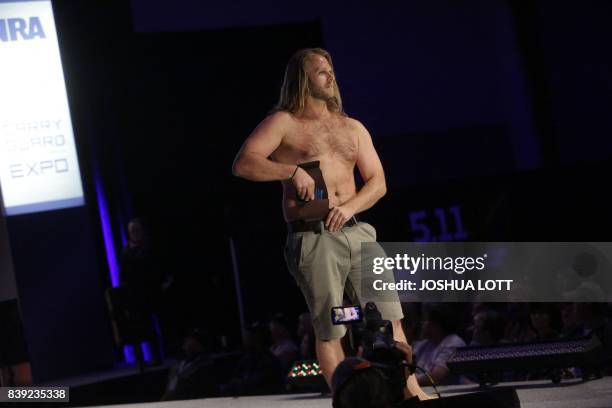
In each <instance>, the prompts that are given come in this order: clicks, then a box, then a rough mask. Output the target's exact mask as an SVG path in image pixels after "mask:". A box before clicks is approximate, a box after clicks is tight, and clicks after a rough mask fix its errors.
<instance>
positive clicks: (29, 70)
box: [0, 0, 84, 215]
mask: <svg viewBox="0 0 612 408" xmlns="http://www.w3.org/2000/svg"><path fill="white" fill-rule="evenodd" d="M0 92H1V94H0V187H1V189H2V197H3V201H4V208H5V212H6V214H7V215H15V214H24V213H30V212H38V211H47V210H53V209H59V208H66V207H74V206H79V205H83V204H84V200H83V187H82V184H81V175H80V171H79V164H78V160H77V152H76V146H75V143H74V134H73V129H72V121H71V119H70V111H69V109H68V96H67V94H66V85H65V82H64V74H63V71H62V61H61V59H60V52H59V45H58V41H57V33H56V29H55V21H54V18H53V9H52V8H51V1H48V0H45V1H12V2H11V1H8V2H7V1H2V0H0Z"/></svg>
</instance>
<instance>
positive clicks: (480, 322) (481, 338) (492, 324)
mask: <svg viewBox="0 0 612 408" xmlns="http://www.w3.org/2000/svg"><path fill="white" fill-rule="evenodd" d="M505 327H506V321H505V319H504V318H503V316H502V315H501V314H500V313H498V312H496V311H495V310H486V309H485V310H482V311H480V312H478V313H476V315H474V322H473V326H472V341H471V342H470V346H491V345H495V344H498V343H499V342H500V341H501V339H502V337H503V336H504V328H505Z"/></svg>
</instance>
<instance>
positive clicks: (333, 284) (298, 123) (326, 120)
mask: <svg viewBox="0 0 612 408" xmlns="http://www.w3.org/2000/svg"><path fill="white" fill-rule="evenodd" d="M310 161H319V162H320V169H321V172H322V174H323V178H324V181H325V185H326V188H327V196H328V200H329V207H328V208H325V212H327V214H326V216H325V215H324V216H323V217H322V219H321V221H320V222H321V224H322V225H321V228H320V229H319V230H318V231H316V230H313V231H304V230H299V232H292V228H291V225H293V224H294V222H295V221H296V220H295V219H294V218H293V217H294V215H293V214H295V213H296V212H295V211H294V210H295V209H296V208H297V207H298V206H299V205H300V203H299V201H298V199H297V198H298V197H299V198H300V199H301V200H303V201H307V202H308V201H312V200H315V181H314V180H313V178H312V177H311V176H310V175H309V174H308V172H307V171H306V170H304V169H303V168H302V167H299V166H298V164H301V163H305V162H310ZM355 165H357V168H358V169H359V172H360V174H361V177H362V178H363V181H364V185H363V187H362V188H361V189H360V190H359V191H357V189H356V186H355V178H354V173H353V171H354V168H355ZM232 171H233V174H234V175H236V176H238V177H243V178H245V179H248V180H252V181H281V182H282V185H283V213H284V216H285V220H286V221H287V222H288V223H289V226H290V228H289V230H290V233H289V236H288V237H287V245H286V248H285V257H286V260H287V265H288V267H289V270H290V272H291V273H292V275H293V276H294V277H295V279H296V281H297V283H298V285H299V286H300V288H301V290H302V292H303V293H304V297H305V299H306V303H307V304H308V307H309V309H310V313H311V315H312V323H313V327H314V329H315V336H316V352H317V359H318V361H319V364H320V367H321V370H322V371H323V375H324V377H325V380H326V381H327V383H328V385H330V388H331V378H332V374H333V372H334V370H335V368H336V366H337V365H338V364H339V363H340V362H341V361H342V360H343V359H344V354H343V351H342V347H341V343H340V340H341V338H342V337H343V336H344V334H345V333H346V328H345V327H344V326H334V325H332V323H331V311H330V310H331V307H332V306H340V305H342V293H343V291H344V290H347V294H349V296H350V297H351V298H353V299H354V298H355V297H357V299H355V300H357V301H359V302H360V303H362V305H363V303H365V302H363V299H359V291H358V290H356V288H357V287H359V284H360V282H359V280H360V275H359V274H360V258H359V257H360V252H361V248H360V243H361V242H363V241H375V240H376V231H375V230H374V227H372V226H371V225H369V224H367V223H363V222H357V221H356V218H355V217H354V216H355V215H356V214H358V213H360V212H362V211H364V210H367V209H368V208H370V207H372V206H373V205H374V204H375V203H376V202H377V201H378V200H379V199H380V198H381V197H382V196H384V195H385V193H386V191H387V188H386V183H385V175H384V172H383V167H382V164H381V162H380V159H379V157H378V154H377V153H376V150H375V149H374V145H373V144H372V138H371V136H370V134H369V133H368V131H367V130H366V128H365V127H364V126H363V125H362V124H361V123H360V122H359V121H357V120H355V119H352V118H349V117H348V116H347V115H346V114H345V113H344V112H343V110H342V100H341V98H340V92H339V89H338V86H337V84H336V81H335V74H334V70H333V65H332V61H331V57H330V55H329V53H327V51H325V50H322V49H320V48H314V49H303V50H300V51H298V52H296V53H295V54H294V55H293V56H292V57H291V59H290V60H289V63H288V64H287V69H286V71H285V78H284V81H283V85H282V88H281V95H280V100H279V103H278V105H277V106H276V109H275V111H274V113H272V114H270V115H269V116H268V117H267V118H265V119H264V120H263V121H262V122H261V123H260V124H259V126H257V128H256V129H255V130H254V131H253V133H252V134H251V135H250V136H249V137H248V138H247V140H246V141H245V142H244V144H243V146H242V148H241V149H240V151H239V152H238V155H237V156H236V159H235V161H234V165H233V169H232ZM318 198H320V197H318ZM313 202H314V201H313ZM349 289H350V291H349ZM377 306H378V308H379V310H380V311H381V314H382V316H383V318H384V319H387V320H391V321H392V324H393V337H394V339H395V340H397V341H401V342H404V343H406V337H405V336H404V332H403V330H402V326H401V323H400V319H401V318H402V317H403V314H402V311H401V306H400V303H399V300H398V302H385V303H380V304H377ZM408 389H409V390H410V391H411V392H412V394H413V395H418V396H419V397H420V398H421V399H424V398H427V395H426V394H425V393H424V392H423V391H422V390H421V389H420V387H419V386H418V384H417V382H416V378H415V376H414V375H412V376H410V378H409V379H408Z"/></svg>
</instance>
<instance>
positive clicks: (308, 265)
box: [284, 222, 403, 340]
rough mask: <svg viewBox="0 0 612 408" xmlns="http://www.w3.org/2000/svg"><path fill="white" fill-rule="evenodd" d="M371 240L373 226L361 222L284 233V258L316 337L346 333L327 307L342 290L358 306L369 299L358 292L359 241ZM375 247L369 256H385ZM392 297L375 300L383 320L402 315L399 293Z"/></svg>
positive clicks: (339, 297)
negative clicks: (304, 302)
mask: <svg viewBox="0 0 612 408" xmlns="http://www.w3.org/2000/svg"><path fill="white" fill-rule="evenodd" d="M375 241H376V230H375V229H374V227H373V226H371V225H370V224H368V223H365V222H358V223H357V224H355V225H353V226H350V227H342V228H341V229H340V230H338V231H336V232H329V231H328V230H326V229H322V232H320V233H315V232H312V231H307V232H293V233H289V234H288V235H287V241H286V244H285V251H284V252H285V261H286V262H287V267H288V269H289V272H290V273H291V275H293V277H294V278H295V280H296V282H297V284H298V286H299V287H300V289H301V290H302V293H303V294H304V298H305V300H306V303H307V305H308V309H309V310H310V314H311V316H312V324H313V326H314V330H315V336H316V338H317V339H319V340H331V339H338V338H341V337H343V336H344V335H345V334H346V327H345V326H344V325H334V324H332V321H331V308H332V307H334V306H342V299H343V294H344V293H345V292H346V294H347V295H348V297H349V298H350V299H351V302H353V304H360V305H361V306H362V307H364V306H365V303H366V302H368V301H369V300H372V299H362V296H361V290H360V289H361V243H362V242H375ZM378 248H379V249H380V254H372V256H382V257H385V256H386V254H385V252H384V250H383V248H382V247H380V246H378ZM386 281H389V280H388V278H387V280H386ZM394 297H395V298H396V300H397V301H388V297H386V300H387V301H385V302H376V306H377V307H378V310H379V311H380V313H381V315H382V318H383V319H385V320H399V319H401V318H402V317H403V313H402V307H401V304H400V302H399V297H398V296H397V294H395V296H394Z"/></svg>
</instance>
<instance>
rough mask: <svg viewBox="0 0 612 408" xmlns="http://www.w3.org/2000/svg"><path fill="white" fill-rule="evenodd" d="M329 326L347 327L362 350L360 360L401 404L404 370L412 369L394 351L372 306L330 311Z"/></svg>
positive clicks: (389, 329) (387, 331) (386, 325)
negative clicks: (340, 325) (379, 375)
mask: <svg viewBox="0 0 612 408" xmlns="http://www.w3.org/2000/svg"><path fill="white" fill-rule="evenodd" d="M331 313H332V322H333V323H334V324H336V325H338V324H351V325H352V326H353V328H354V330H355V331H354V333H353V334H354V336H355V337H356V338H357V344H359V345H360V346H361V347H362V348H363V358H364V359H366V360H368V361H369V362H370V363H371V364H372V366H373V367H374V368H377V369H378V370H379V371H380V372H381V373H382V375H383V376H384V377H385V380H386V381H387V383H388V384H389V389H390V391H391V394H392V397H393V402H394V403H396V404H401V402H403V401H404V389H405V387H406V371H405V369H406V367H408V369H409V370H410V373H413V372H414V366H413V365H412V364H409V363H408V362H407V361H406V355H405V354H404V353H403V352H402V351H401V350H399V349H398V348H396V347H395V341H394V340H393V332H392V326H391V322H390V321H389V320H383V318H382V316H381V314H380V312H379V311H378V308H377V307H376V304H375V303H374V302H368V303H366V305H365V310H363V311H362V309H361V307H360V306H358V305H357V306H348V307H333V308H332V310H331Z"/></svg>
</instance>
